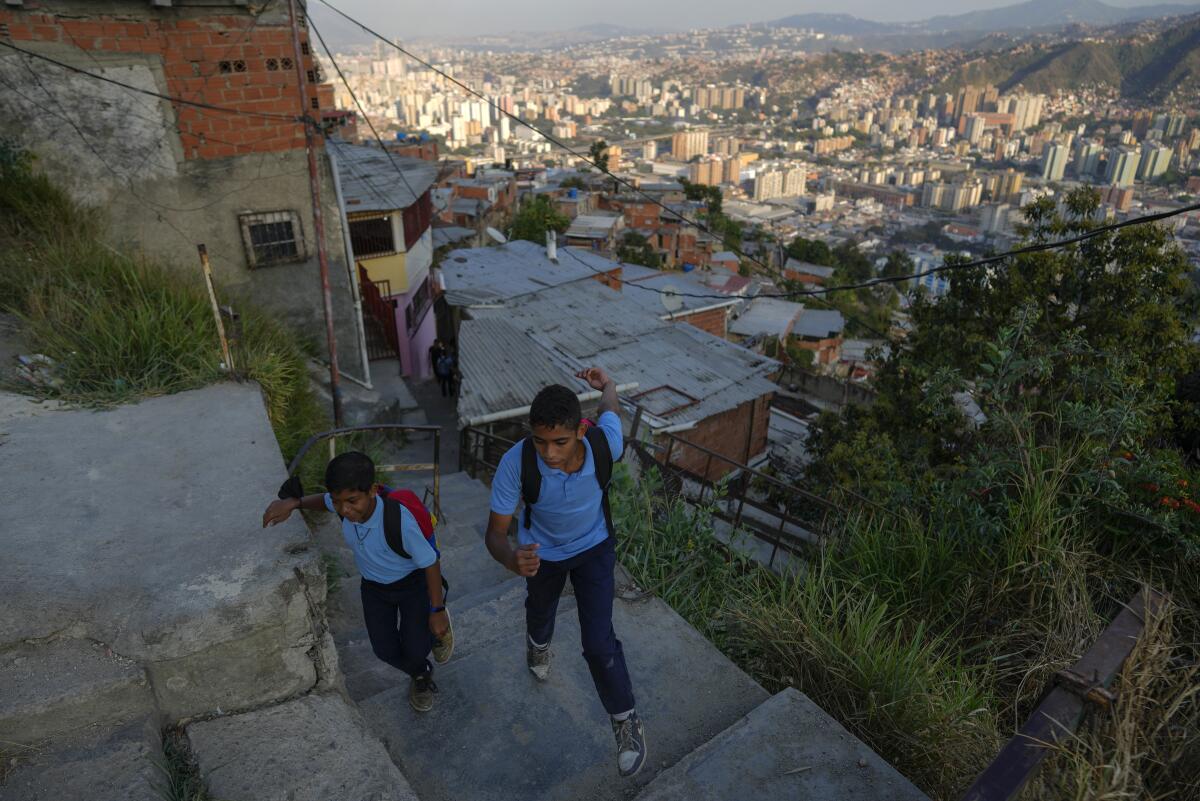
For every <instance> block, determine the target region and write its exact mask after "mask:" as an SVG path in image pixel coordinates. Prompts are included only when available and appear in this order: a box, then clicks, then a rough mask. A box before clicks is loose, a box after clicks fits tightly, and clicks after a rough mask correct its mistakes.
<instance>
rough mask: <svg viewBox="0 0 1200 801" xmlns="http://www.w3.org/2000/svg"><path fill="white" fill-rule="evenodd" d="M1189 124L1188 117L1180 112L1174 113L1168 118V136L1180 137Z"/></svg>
mask: <svg viewBox="0 0 1200 801" xmlns="http://www.w3.org/2000/svg"><path fill="white" fill-rule="evenodd" d="M1186 124H1187V116H1186V115H1184V114H1180V113H1179V112H1178V111H1172V112H1171V113H1170V114H1169V115H1168V116H1167V128H1166V133H1167V136H1179V135H1180V134H1181V133H1183V126H1184V125H1186Z"/></svg>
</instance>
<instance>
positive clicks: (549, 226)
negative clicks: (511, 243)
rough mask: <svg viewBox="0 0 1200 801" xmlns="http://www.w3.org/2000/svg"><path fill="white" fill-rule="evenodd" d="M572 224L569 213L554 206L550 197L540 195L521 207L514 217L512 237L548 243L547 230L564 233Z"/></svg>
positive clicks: (542, 243) (541, 243)
mask: <svg viewBox="0 0 1200 801" xmlns="http://www.w3.org/2000/svg"><path fill="white" fill-rule="evenodd" d="M570 225H571V221H570V219H568V218H567V215H565V214H563V213H561V212H560V211H558V209H556V208H554V204H553V203H551V202H550V198H548V197H546V196H545V195H538V196H537V197H535V198H533V200H530V201H529V202H527V203H526V204H525V205H523V206H522V207H521V210H520V211H518V212H517V215H516V217H514V218H513V226H512V238H513V239H526V240H528V241H530V242H537V243H538V244H539V245H544V244H546V232H547V231H556V232H558V233H560V234H561V233H562V232H563V231H565V230H567V228H569V227H570Z"/></svg>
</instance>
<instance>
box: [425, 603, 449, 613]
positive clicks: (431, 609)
mask: <svg viewBox="0 0 1200 801" xmlns="http://www.w3.org/2000/svg"><path fill="white" fill-rule="evenodd" d="M445 611H446V607H445V606H433V605H432V604H431V605H430V606H429V614H431V615H434V614H437V613H438V612H445Z"/></svg>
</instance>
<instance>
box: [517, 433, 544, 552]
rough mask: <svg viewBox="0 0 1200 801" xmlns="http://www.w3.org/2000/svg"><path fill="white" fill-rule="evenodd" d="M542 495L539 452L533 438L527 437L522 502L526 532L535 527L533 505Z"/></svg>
mask: <svg viewBox="0 0 1200 801" xmlns="http://www.w3.org/2000/svg"><path fill="white" fill-rule="evenodd" d="M541 493H542V471H541V470H538V466H537V451H536V450H535V449H534V447H533V437H526V438H525V439H524V441H523V442H522V443H521V500H522V501H524V502H525V529H526V530H529V529H530V528H531V527H532V525H533V523H532V521H533V505H534V504H535V503H537V499H538V495H540V494H541Z"/></svg>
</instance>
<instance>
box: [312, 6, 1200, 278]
mask: <svg viewBox="0 0 1200 801" xmlns="http://www.w3.org/2000/svg"><path fill="white" fill-rule="evenodd" d="M320 2H321V4H322V5H324V6H326V7H327V8H329V9H330V10H331V11H333V12H334V13H335V14H337V15H339V16H341V17H342V18H343V19H345V20H346V21H348V22H350V23H351V24H353V25H356V26H358V27H359V28H361V29H362V30H363V31H365V32H366V33H368V34H370V35H371V36H374V37H375V38H376V39H378V40H380V41H381V42H384V43H386V44H387V45H388V46H390V47H393V48H395V49H396V50H397V51H399V52H400V53H402V54H404V55H405V56H408V57H409V58H411V59H412V60H413V61H416V62H417V63H418V64H421V65H422V66H424V67H426V68H427V69H429V70H431V71H433V72H434V73H436V74H438V75H440V76H441V77H443V78H445V79H446V80H448V81H450V82H451V83H453V84H455V85H456V86H458V87H459V88H461V89H462V90H463V91H465V92H467V93H469V94H471V95H473V96H474V97H477V98H479V99H480V100H483V101H484V102H486V103H487V104H488V105H489V106H491V107H492V108H494V109H496V110H497V111H498V112H500V113H501V114H503V115H504V116H506V117H508V118H509V119H511V120H512V121H513V122H515V123H517V124H519V125H522V126H524V127H526V128H528V129H529V130H531V131H533V132H535V133H537V134H539V135H540V136H542V137H543V138H545V139H546V140H547V141H549V142H551V143H553V144H555V145H557V146H558V147H560V148H561V149H563V150H565V151H566V152H568V153H570V154H572V155H573V156H575V157H576V158H578V159H580V160H581V161H583V162H585V163H586V164H589V165H591V166H592V167H595V168H596V169H597V170H599V171H600V172H602V173H604V174H605V175H608V176H609V177H610V178H612V179H613V180H614V181H617V182H618V183H620V184H621V185H623V186H625V187H627V188H628V189H630V190H632V191H633V192H635V193H636V194H638V195H640V196H642V197H644V198H646V199H647V200H648V201H649V202H651V203H653V204H654V205H656V206H658V207H659V208H661V209H663V210H664V211H666V212H668V213H669V214H671V215H672V216H674V217H677V218H679V219H680V220H681V221H683V222H685V223H687V224H689V225H692V226H694V227H696V228H698V229H699V230H701V231H703V232H704V233H706V234H708V235H710V236H713V237H717V238H719V239H721V238H722V237H718V236H717V235H716V234H715V233H714V232H713V231H712V230H710V229H709V228H708V227H706V226H705V225H703V224H701V223H700V222H698V221H695V220H691V219H688V218H686V217H684V216H683V215H681V214H680V213H679V212H678V211H676V210H675V209H672V208H670V207H669V206H667V205H666V204H665V203H663V202H662V201H661V200H659V199H658V198H656V197H654V196H652V195H650V194H649V193H648V192H645V191H644V190H642V189H641V188H639V187H637V186H635V185H634V184H632V183H630V182H629V181H628V180H627V179H625V178H622V177H621V176H619V175H616V174H615V173H613V172H612V171H611V170H609V169H607V168H606V167H604V168H602V167H601V166H600V165H599V164H597V163H596V162H595V161H593V160H592V159H590V158H589V157H588V156H586V155H584V154H582V153H580V152H579V151H577V150H574V149H573V148H571V147H569V146H568V145H566V144H565V143H563V142H562V141H561V140H559V139H557V138H555V137H554V136H552V135H551V134H548V133H546V132H545V131H542V130H541V129H539V128H537V127H535V126H534V125H532V124H530V123H528V122H526V121H525V120H523V119H521V118H520V117H518V116H517V115H515V114H513V113H512V112H510V111H507V110H506V109H504V108H503V107H501V106H500V105H499V104H497V103H496V102H494V101H493V100H492V99H491V98H489V97H487V96H486V95H484V94H482V93H480V92H478V91H476V90H475V89H472V88H471V87H470V86H468V85H467V84H465V83H463V82H462V81H460V80H458V79H457V78H455V77H454V76H452V75H450V74H448V73H446V72H445V71H443V70H441V69H438V68H437V67H436V66H434V65H433V64H431V63H429V62H428V61H426V60H425V59H422V58H421V57H420V56H417V55H415V54H414V53H412V52H410V51H409V50H407V49H405V48H404V47H402V46H400V45H398V44H396V43H395V42H393V41H391V40H389V39H388V38H387V37H385V36H384V35H383V34H381V33H379V32H378V31H376V30H374V29H372V28H371V27H369V26H368V25H366V24H365V23H362V22H360V21H358V20H357V19H355V18H354V17H351V16H350V15H349V14H347V13H346V12H344V11H342V10H341V9H339V8H337V7H336V6H334V5H333V4H332V3H330V2H329V0H320ZM1196 210H1200V203H1197V204H1192V205H1188V206H1184V207H1181V208H1178V209H1171V210H1168V211H1165V212H1160V213H1157V214H1150V215H1146V216H1144V217H1139V218H1136V219H1133V220H1126V221H1124V222H1121V223H1114V224H1112V225H1106V226H1100V227H1098V228H1095V229H1092V230H1090V231H1087V232H1085V233H1084V234H1081V235H1079V236H1075V237H1071V238H1070V239H1064V240H1058V241H1054V242H1047V243H1039V244H1035V245H1029V246H1026V247H1022V248H1017V249H1015V250H1012V251H1006V252H1004V253H999V254H996V255H993V256H987V257H984V258H981V259H975V260H973V261H969V262H963V263H960V264H947V265H942V266H940V267H934V268H930V269H929V270H924V271H921V272H916V273H912V274H909V275H901V276H891V277H887V278H874V279H871V280H868V281H862V282H859V283H855V284H843V285H839V286H832V287H823V288H821V289H814V290H796V291H791V292H781V293H769V294H766V295H758V296H757V297H775V298H781V299H794V298H814V299H816V298H819V296H821V295H827V294H831V293H834V292H845V291H849V290H853V289H862V288H866V287H872V286H876V285H879V284H895V283H902V282H905V281H911V280H914V279H917V278H922V277H925V276H927V275H934V274H937V273H942V272H951V271H955V270H965V269H972V268H977V267H981V266H985V265H988V264H994V263H997V262H1000V261H1003V260H1004V259H1007V258H1011V257H1013V256H1020V255H1024V254H1027V253H1037V252H1040V251H1044V250H1052V249H1055V248H1060V247H1065V246H1066V245H1070V244H1074V243H1076V242H1082V241H1084V240H1086V239H1091V238H1092V237H1096V236H1099V235H1101V234H1103V233H1106V232H1107V231H1111V230H1116V229H1119V228H1124V227H1127V226H1130V225H1139V224H1145V223H1150V222H1155V221H1156V220H1162V219H1167V218H1168V217H1174V216H1177V215H1180V214H1185V213H1187V212H1190V211H1196ZM730 250H732V251H734V252H735V253H737V254H738V255H739V256H740V257H742V258H744V259H746V260H747V261H749V262H751V263H753V264H756V265H758V266H759V267H760V268H762V269H763V270H764V271H766V272H767V274H769V275H775V276H776V277H782V276H781V275H780V271H778V270H776V269H775V268H772V267H770V266H768V265H766V264H764V263H763V262H762V261H760V260H759V259H756V258H754V257H753V256H750V255H749V254H747V253H745V252H744V251H743V250H741V249H740V248H737V247H731V248H730ZM624 283H627V282H624ZM641 288H642V289H647V287H641ZM672 294H676V295H678V296H679V297H690V298H700V299H722V298H726V297H728V296H726V295H706V294H700V293H684V292H680V293H672Z"/></svg>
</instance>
